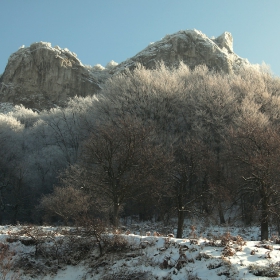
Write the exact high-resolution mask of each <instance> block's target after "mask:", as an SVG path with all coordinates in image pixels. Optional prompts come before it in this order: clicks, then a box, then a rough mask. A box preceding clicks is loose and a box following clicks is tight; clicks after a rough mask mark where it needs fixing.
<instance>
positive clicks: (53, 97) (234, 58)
mask: <svg viewBox="0 0 280 280" xmlns="http://www.w3.org/2000/svg"><path fill="white" fill-rule="evenodd" d="M161 61H162V62H164V63H165V65H167V66H169V67H172V66H177V65H178V64H179V63H180V62H181V61H182V62H183V63H185V64H187V65H188V66H190V67H191V68H194V67H195V66H197V65H202V64H205V65H207V66H208V67H209V68H211V69H216V70H219V71H224V72H226V73H230V72H232V71H236V70H238V69H239V68H240V67H241V66H244V65H250V64H249V62H248V61H247V60H246V59H242V58H240V57H239V56H238V55H236V54H235V53H234V52H233V39H232V36H231V34H230V33H228V32H225V33H223V34H222V35H221V36H219V37H217V38H215V39H210V38H208V37H207V36H206V35H205V34H203V33H202V32H200V31H197V30H184V31H179V32H177V33H175V34H172V35H167V36H165V37H164V38H163V39H162V40H160V41H158V42H155V43H152V44H150V45H149V46H147V47H146V48H145V49H144V50H143V51H141V52H139V53H138V54H136V55H135V56H134V57H132V58H130V59H128V60H126V61H124V62H122V63H120V64H119V65H118V64H117V63H115V62H114V61H111V62H110V63H108V65H107V66H106V67H102V66H101V65H96V66H94V67H90V66H86V65H83V64H82V62H81V61H80V60H79V59H78V58H77V55H76V54H75V53H73V52H71V51H69V50H68V49H61V48H60V47H58V46H55V47H52V46H51V44H50V43H45V42H39V43H34V44H32V45H31V46H30V47H24V46H22V47H21V48H20V49H19V50H18V51H16V52H15V53H13V54H12V55H11V56H10V58H9V61H8V64H7V66H6V69H5V71H4V73H3V75H2V76H1V77H0V102H10V103H13V104H23V105H24V106H26V107H29V108H36V109H45V108H47V109H49V108H52V107H55V106H63V105H64V104H65V103H66V101H67V99H68V98H71V97H74V96H75V95H78V96H87V95H94V94H96V93H98V91H99V90H100V89H101V87H102V83H104V81H106V79H108V78H109V77H111V76H112V75H115V74H117V73H119V72H122V71H124V70H125V69H126V68H130V69H133V68H134V67H136V64H138V63H140V64H142V65H144V66H145V67H146V68H154V67H155V66H156V64H157V62H161Z"/></svg>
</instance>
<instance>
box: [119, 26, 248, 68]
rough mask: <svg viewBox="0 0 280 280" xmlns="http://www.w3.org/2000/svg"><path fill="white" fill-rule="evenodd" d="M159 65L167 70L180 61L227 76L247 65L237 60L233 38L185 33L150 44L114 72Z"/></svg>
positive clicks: (195, 32) (193, 32) (197, 32)
mask: <svg viewBox="0 0 280 280" xmlns="http://www.w3.org/2000/svg"><path fill="white" fill-rule="evenodd" d="M160 61H163V62H164V64H165V65H167V66H176V65H178V64H179V63H180V61H183V62H184V63H185V64H187V65H188V66H190V68H194V67H195V66H197V65H202V64H205V65H207V66H208V67H209V68H210V69H215V70H218V71H224V72H226V73H231V72H232V71H236V70H238V69H239V68H240V67H241V66H244V65H249V62H248V60H247V59H243V58H240V57H239V56H238V55H236V54H235V53H234V52H233V38H232V36H231V34H230V33H229V32H225V33H223V34H222V35H221V36H219V37H217V38H215V39H210V38H208V37H207V36H206V35H205V34H203V33H202V32H200V31H198V30H184V31H179V32H177V33H175V34H172V35H167V36H165V37H164V38H163V39H162V40H160V41H158V42H155V43H151V44H150V45H149V46H148V47H147V48H145V49H144V50H143V51H141V52H139V53H138V54H137V55H135V56H134V57H132V58H130V59H128V60H126V61H124V62H123V63H121V64H119V65H118V66H117V67H116V69H118V70H119V71H122V70H123V69H125V68H126V67H129V68H134V67H135V65H136V64H137V63H140V64H143V65H144V66H145V67H147V68H154V67H155V65H156V64H157V63H158V62H160Z"/></svg>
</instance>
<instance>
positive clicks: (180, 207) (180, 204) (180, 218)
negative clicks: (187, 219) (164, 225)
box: [176, 186, 184, 238]
mask: <svg viewBox="0 0 280 280" xmlns="http://www.w3.org/2000/svg"><path fill="white" fill-rule="evenodd" d="M181 193H182V186H179V193H178V195H177V203H178V204H177V207H178V223H177V235H176V237H177V238H182V236H183V228H184V207H183V197H182V194H181Z"/></svg>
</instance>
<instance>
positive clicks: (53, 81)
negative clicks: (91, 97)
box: [0, 42, 100, 109]
mask: <svg viewBox="0 0 280 280" xmlns="http://www.w3.org/2000/svg"><path fill="white" fill-rule="evenodd" d="M99 89H100V87H99V85H98V81H97V80H95V79H94V77H93V76H92V75H91V73H90V72H89V71H88V69H87V68H86V67H85V66H84V65H83V64H82V63H81V61H80V60H79V59H78V58H77V55H76V54H75V53H73V52H71V51H69V50H68V49H61V48H60V47H58V46H55V47H52V46H51V44H50V43H46V42H37V43H33V44H31V45H30V47H27V48H25V47H21V48H20V49H19V50H18V51H16V52H15V53H13V54H12V55H11V56H10V58H9V60H8V64H7V66H6V69H5V71H4V73H3V75H2V77H1V80H0V100H1V102H11V103H14V104H23V105H24V106H27V107H30V108H37V109H48V108H52V107H55V106H63V105H64V104H65V102H66V101H67V99H68V98H69V97H74V96H75V95H77V94H79V95H81V96H86V95H88V94H94V93H96V92H97V91H98V90H99Z"/></svg>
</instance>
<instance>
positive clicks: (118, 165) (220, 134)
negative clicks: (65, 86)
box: [0, 63, 280, 239]
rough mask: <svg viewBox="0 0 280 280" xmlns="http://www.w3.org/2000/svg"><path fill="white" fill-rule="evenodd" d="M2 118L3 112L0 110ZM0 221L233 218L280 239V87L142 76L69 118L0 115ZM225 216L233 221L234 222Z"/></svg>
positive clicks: (259, 76) (265, 78) (164, 73)
mask: <svg viewBox="0 0 280 280" xmlns="http://www.w3.org/2000/svg"><path fill="white" fill-rule="evenodd" d="M3 108H4V109H5V110H4V109H3ZM2 111H3V113H1V114H0V144H1V149H0V208H1V209H0V223H2V224H4V223H12V224H16V223H17V222H20V223H24V222H27V223H37V224H41V223H43V222H48V223H52V222H57V221H62V222H63V223H64V224H66V225H70V224H75V223H82V222H83V221H89V220H97V219H98V221H103V222H106V223H110V224H112V225H113V226H115V227H117V226H119V220H120V218H121V217H122V218H124V217H128V216H134V215H137V216H138V217H139V218H140V219H141V220H149V219H156V220H158V221H163V222H164V223H168V221H169V220H170V219H171V218H174V217H176V218H177V220H178V225H177V237H182V232H183V224H184V219H185V218H190V217H192V216H193V215H203V216H211V215H216V214H217V213H218V217H219V222H220V223H221V224H222V223H226V222H230V221H228V220H226V217H225V212H226V211H227V210H228V209H230V208H234V209H235V210H236V211H235V213H236V215H237V216H236V217H235V218H236V219H239V220H240V221H241V222H243V223H244V224H247V225H249V224H251V223H259V225H260V227H261V235H262V236H261V238H262V239H268V228H269V226H270V225H272V224H273V225H275V226H277V227H278V229H279V230H278V231H280V217H279V215H278V214H279V213H280V211H279V210H280V209H279V208H280V183H279V182H280V178H279V177H280V172H279V167H280V127H279V124H280V79H279V78H278V77H275V76H273V75H272V74H271V73H270V71H269V70H268V69H267V68H266V67H262V68H260V69H255V68H253V67H248V68H244V69H240V70H239V72H238V73H232V74H225V73H220V72H215V71H210V70H208V68H207V67H204V66H200V67H196V68H195V69H193V70H190V69H189V68H188V67H187V66H186V65H184V64H183V63H182V64H180V66H179V67H178V68H173V69H169V68H167V67H165V66H164V65H163V64H159V65H158V66H157V68H156V69H154V70H147V69H145V68H144V67H142V66H140V65H139V66H138V67H137V68H136V69H134V70H133V71H132V70H131V71H125V72H124V73H122V74H119V75H116V76H113V77H112V78H111V79H109V80H108V81H107V82H106V83H105V85H103V88H102V91H101V92H100V93H99V94H98V95H95V96H88V97H85V98H83V97H76V98H74V99H71V100H69V102H68V105H67V106H66V107H65V108H53V109H51V110H48V111H47V110H46V111H41V112H38V111H34V110H31V109H27V108H24V107H23V106H15V107H2ZM232 218H233V217H232Z"/></svg>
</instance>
